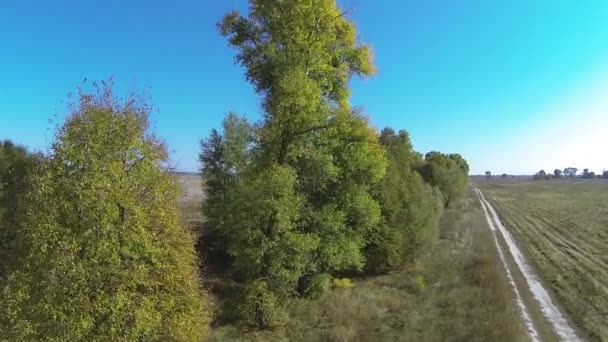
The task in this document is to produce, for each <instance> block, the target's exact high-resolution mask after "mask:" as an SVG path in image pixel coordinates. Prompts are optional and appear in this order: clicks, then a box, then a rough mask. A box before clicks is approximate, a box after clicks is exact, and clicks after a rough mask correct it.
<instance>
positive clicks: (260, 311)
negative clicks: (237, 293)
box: [238, 280, 287, 329]
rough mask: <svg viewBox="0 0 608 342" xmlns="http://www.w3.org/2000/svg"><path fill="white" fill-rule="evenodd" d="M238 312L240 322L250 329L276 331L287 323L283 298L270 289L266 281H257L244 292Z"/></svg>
mask: <svg viewBox="0 0 608 342" xmlns="http://www.w3.org/2000/svg"><path fill="white" fill-rule="evenodd" d="M238 311H239V317H238V319H239V322H240V323H241V324H243V325H244V326H246V327H250V328H260V329H276V328H279V327H281V326H283V325H284V324H285V323H286V321H287V311H286V309H285V306H284V305H283V301H282V298H281V296H280V295H279V294H277V293H276V292H274V291H271V290H270V289H269V287H268V283H267V281H266V280H256V281H254V282H252V283H251V284H249V285H248V286H247V287H246V288H245V289H244V290H243V293H242V295H241V300H240V303H239V307H238Z"/></svg>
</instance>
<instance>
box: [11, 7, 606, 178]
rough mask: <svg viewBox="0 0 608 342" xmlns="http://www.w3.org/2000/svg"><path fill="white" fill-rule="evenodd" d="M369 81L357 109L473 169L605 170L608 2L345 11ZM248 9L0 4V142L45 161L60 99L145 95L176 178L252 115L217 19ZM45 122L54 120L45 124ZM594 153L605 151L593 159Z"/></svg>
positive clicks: (361, 86) (252, 100)
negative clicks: (371, 69) (229, 117)
mask: <svg viewBox="0 0 608 342" xmlns="http://www.w3.org/2000/svg"><path fill="white" fill-rule="evenodd" d="M339 2H340V4H341V5H342V6H343V7H344V8H348V9H350V14H349V16H350V18H351V19H352V20H354V21H355V22H356V24H357V26H358V29H359V33H360V39H361V41H362V42H365V43H369V44H371V45H372V47H373V49H374V53H375V56H376V65H377V67H378V70H379V72H378V74H377V75H376V76H375V77H373V78H371V79H367V80H362V81H361V80H354V81H353V82H352V86H353V97H352V103H353V104H354V105H360V106H364V107H365V108H366V112H367V113H368V115H369V116H370V118H371V122H372V124H373V125H374V126H375V127H378V128H381V127H383V126H385V125H390V126H392V127H395V128H406V129H408V130H409V131H410V133H411V135H412V138H413V141H414V145H415V148H416V149H417V150H419V151H421V152H427V151H429V150H440V151H445V152H459V153H461V154H463V155H464V156H465V158H467V159H468V160H469V161H470V164H471V166H472V172H474V173H482V172H484V171H485V170H487V169H489V170H491V171H493V172H494V173H502V172H508V173H531V172H535V171H537V170H538V169H540V168H546V169H548V170H549V169H550V170H553V168H556V167H559V168H563V167H566V166H570V165H572V166H577V167H579V168H583V167H589V168H592V169H593V170H595V171H596V172H597V171H601V169H602V168H604V167H606V168H608V154H607V153H605V146H607V145H608V140H607V139H608V133H606V132H608V1H605V0H597V1H560V0H542V1H540V0H539V1H534V0H509V1H487V0H478V1H476V0H468V1H452V0H441V1H440V0H430V1H402V0H386V1H364V0H342V1H339ZM235 8H236V9H241V10H246V9H247V3H246V2H245V1H237V0H221V1H220V0H217V1H194V0H192V1H181V0H176V1H171V2H167V1H149V0H148V1H139V0H138V1H118V0H105V1H76V0H74V1H66V0H54V1H32V0H3V1H0V139H2V138H10V139H13V140H15V141H17V142H19V143H22V144H25V145H27V146H29V147H31V148H33V149H42V150H44V149H46V147H47V146H48V144H49V142H50V140H51V139H52V136H53V131H54V128H53V127H54V125H55V124H56V123H57V122H60V121H61V118H62V117H64V116H65V103H66V101H67V94H68V93H69V92H72V91H74V90H75V89H76V87H77V86H78V85H80V84H81V83H82V81H83V79H84V78H85V77H86V78H87V79H88V80H89V81H88V82H91V81H93V80H101V79H106V78H108V77H109V76H111V75H113V76H114V77H115V79H116V84H117V87H118V88H117V89H118V91H119V94H121V93H122V94H126V93H127V92H128V91H131V90H135V91H141V90H143V89H144V87H146V86H148V87H150V93H151V95H152V98H153V102H154V104H155V106H156V107H157V109H158V113H155V114H154V116H153V119H154V122H155V130H156V133H157V134H158V135H159V136H160V137H162V138H164V139H165V140H166V141H167V143H168V145H169V146H170V148H171V149H172V150H174V151H175V152H174V154H173V162H174V163H175V165H176V166H177V168H178V169H181V170H190V171H193V170H196V169H197V168H198V164H197V152H198V143H199V140H200V139H201V138H203V137H205V136H206V135H207V134H208V132H209V130H210V129H211V128H213V127H218V126H219V123H220V121H221V119H222V117H223V115H224V113H226V112H227V111H229V110H236V111H238V112H240V113H244V114H246V115H247V116H248V117H250V118H252V119H253V118H256V117H258V116H259V106H258V103H259V99H258V98H257V97H256V95H255V94H254V93H253V91H252V89H251V87H250V86H249V85H248V84H247V83H246V82H245V79H244V77H243V70H242V69H241V68H240V67H238V66H236V65H234V63H233V56H234V51H233V50H231V49H230V48H229V47H228V46H227V43H226V42H225V40H224V39H223V38H222V37H221V36H220V35H219V34H218V33H217V30H216V26H215V25H216V23H217V22H218V21H219V20H220V18H221V17H222V15H223V14H224V13H226V12H228V11H229V10H231V9H235ZM49 119H51V120H54V122H55V123H49ZM600 146H603V148H600Z"/></svg>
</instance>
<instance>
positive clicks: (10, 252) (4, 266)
mask: <svg viewBox="0 0 608 342" xmlns="http://www.w3.org/2000/svg"><path fill="white" fill-rule="evenodd" d="M37 162H38V157H37V156H36V155H34V154H32V153H29V152H28V151H27V150H26V149H25V148H24V147H22V146H18V145H15V144H14V143H13V142H11V141H9V140H5V141H2V142H0V281H1V279H2V278H3V277H4V276H5V274H6V273H7V272H8V270H9V268H10V267H11V266H12V265H13V264H14V263H15V258H17V257H18V256H19V255H20V254H21V252H22V251H21V250H19V248H18V246H17V241H16V240H15V239H16V237H17V233H18V229H19V228H20V224H21V221H22V219H23V205H22V203H23V196H24V194H25V193H26V192H27V189H28V188H29V179H28V178H29V175H30V173H31V171H32V170H33V169H34V168H35V167H36V165H37Z"/></svg>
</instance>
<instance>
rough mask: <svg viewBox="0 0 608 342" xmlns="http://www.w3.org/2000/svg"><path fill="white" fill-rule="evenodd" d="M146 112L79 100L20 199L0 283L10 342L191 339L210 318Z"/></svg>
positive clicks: (99, 99) (139, 106)
mask: <svg viewBox="0 0 608 342" xmlns="http://www.w3.org/2000/svg"><path fill="white" fill-rule="evenodd" d="M148 112H149V106H148V105H147V104H146V103H145V102H141V101H139V99H138V98H135V97H134V98H129V99H128V100H127V101H125V102H124V103H123V102H119V101H118V100H116V99H115V98H114V97H113V96H112V94H111V90H110V88H109V86H106V87H105V88H104V89H103V90H102V91H101V92H100V93H99V94H95V93H94V94H86V93H82V94H81V96H80V101H79V102H78V103H77V104H76V105H75V106H74V108H73V111H72V113H71V114H70V115H69V117H68V118H67V120H66V122H65V124H64V125H63V126H62V127H61V128H60V129H59V131H58V132H57V137H56V141H55V143H54V144H53V147H52V153H51V155H49V156H48V157H46V158H45V160H44V162H43V164H42V165H41V167H40V168H39V170H37V171H36V172H35V173H34V175H33V176H32V180H31V182H32V186H31V187H30V190H29V191H28V193H27V194H26V195H25V199H24V203H23V205H24V209H23V210H24V211H25V213H26V215H24V217H23V219H24V220H23V223H22V224H21V227H20V228H19V230H18V232H17V233H18V238H17V241H18V248H19V249H21V250H23V251H24V252H23V257H22V258H19V259H18V260H16V265H15V266H14V269H13V270H12V272H11V273H10V274H9V275H8V276H7V279H6V281H3V283H2V284H1V285H2V292H1V293H0V300H1V302H2V303H3V305H2V310H0V332H1V335H2V336H3V337H4V338H9V339H12V340H40V339H52V340H100V339H101V340H105V339H107V340H179V341H198V340H200V339H201V338H202V337H203V335H204V334H205V333H206V331H207V329H208V323H209V320H210V315H209V307H208V304H207V303H206V298H205V295H204V294H203V292H202V290H201V288H200V285H199V278H198V271H197V269H198V265H197V258H196V255H195V252H194V248H193V236H192V234H191V233H189V232H188V231H187V230H186V229H184V227H183V226H182V224H181V218H180V216H179V212H178V209H177V202H176V199H177V196H178V187H177V184H176V182H175V180H174V179H173V178H172V176H171V175H170V174H168V173H167V172H165V170H164V167H163V164H164V163H165V162H166V160H167V151H166V148H165V147H164V145H163V144H162V143H161V142H160V141H159V140H158V139H157V138H156V137H155V136H154V135H153V134H152V133H151V132H150V131H149V124H148Z"/></svg>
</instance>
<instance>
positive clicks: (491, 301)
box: [182, 181, 526, 342]
mask: <svg viewBox="0 0 608 342" xmlns="http://www.w3.org/2000/svg"><path fill="white" fill-rule="evenodd" d="M183 184H191V185H192V184H194V183H192V182H190V183H188V182H187V181H185V182H183ZM196 197H197V196H193V197H192V198H196ZM182 204H183V205H184V210H185V211H186V214H187V216H188V217H195V215H194V214H193V213H189V212H188V211H190V210H192V208H193V206H194V205H195V204H193V203H189V201H183V202H182ZM209 281H217V279H215V280H213V279H207V282H209ZM354 283H355V287H354V288H352V289H335V290H333V291H332V292H330V293H329V294H327V295H325V296H323V297H321V298H319V299H316V300H308V299H294V300H293V301H292V302H290V303H289V305H288V306H289V313H290V318H289V320H288V322H287V325H286V327H285V328H284V329H282V330H278V331H263V332H259V331H258V332H256V331H243V330H242V329H240V328H239V327H237V326H232V325H224V326H215V327H214V330H213V334H212V336H211V341H336V342H337V341H344V342H346V341H525V340H526V335H525V331H523V329H522V327H521V323H520V319H519V316H518V315H519V313H518V311H517V307H516V304H515V300H514V298H513V293H512V290H511V289H510V287H509V284H508V282H507V280H506V275H505V273H504V270H503V268H502V266H501V264H500V261H499V260H498V255H497V253H496V250H495V248H494V243H493V240H492V236H491V234H490V231H489V229H488V227H487V223H486V220H485V218H484V216H483V212H482V210H481V207H480V204H479V201H478V200H477V198H476V197H475V194H474V193H473V192H472V190H470V191H467V193H466V194H465V196H463V197H462V198H460V199H459V200H458V201H456V202H455V203H454V204H453V205H452V207H451V208H449V209H448V210H446V212H445V213H444V216H443V219H442V222H441V227H440V238H439V240H438V241H437V243H436V244H435V246H434V247H433V248H432V249H431V250H429V251H428V253H426V254H425V255H424V256H422V257H421V258H419V259H418V260H417V261H416V262H415V263H412V264H410V265H407V266H406V267H405V268H404V269H403V270H402V271H400V272H396V273H393V274H389V275H385V276H379V277H370V278H365V279H354ZM208 285H209V287H211V285H210V284H208Z"/></svg>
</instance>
